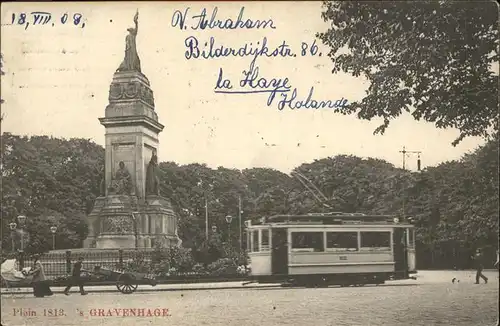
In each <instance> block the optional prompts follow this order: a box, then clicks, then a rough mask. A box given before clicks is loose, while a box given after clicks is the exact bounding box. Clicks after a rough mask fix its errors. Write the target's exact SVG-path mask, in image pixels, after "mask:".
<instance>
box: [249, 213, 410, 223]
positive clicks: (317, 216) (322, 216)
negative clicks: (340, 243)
mask: <svg viewBox="0 0 500 326" xmlns="http://www.w3.org/2000/svg"><path fill="white" fill-rule="evenodd" d="M395 218H396V216H394V215H375V214H362V213H342V212H331V213H311V214H303V215H273V216H270V217H267V218H264V219H261V220H260V221H252V224H254V225H256V224H257V225H258V224H265V223H290V222H292V223H293V222H302V223H307V222H311V223H323V224H337V223H342V222H348V221H353V222H354V221H357V222H359V223H370V222H371V223H377V222H379V223H380V222H385V223H394V219H395ZM398 220H402V219H398ZM401 222H403V221H401Z"/></svg>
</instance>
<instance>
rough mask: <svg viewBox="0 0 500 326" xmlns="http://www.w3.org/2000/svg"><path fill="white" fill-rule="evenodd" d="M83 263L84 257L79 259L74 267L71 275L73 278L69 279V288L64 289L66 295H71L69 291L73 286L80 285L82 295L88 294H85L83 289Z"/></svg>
mask: <svg viewBox="0 0 500 326" xmlns="http://www.w3.org/2000/svg"><path fill="white" fill-rule="evenodd" d="M82 262H83V257H79V258H78V261H77V262H76V263H75V264H74V265H73V273H72V275H71V278H70V279H69V283H68V286H67V287H66V288H65V289H64V294H65V295H69V289H71V287H72V286H73V285H78V287H79V288H80V294H81V295H86V294H87V292H85V290H84V289H83V280H82V277H81V275H80V274H81V272H82Z"/></svg>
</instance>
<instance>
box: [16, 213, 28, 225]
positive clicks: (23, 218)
mask: <svg viewBox="0 0 500 326" xmlns="http://www.w3.org/2000/svg"><path fill="white" fill-rule="evenodd" d="M17 220H18V221H19V224H21V225H24V223H25V222H26V216H24V215H19V216H18V217H17Z"/></svg>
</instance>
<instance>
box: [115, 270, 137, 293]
mask: <svg viewBox="0 0 500 326" xmlns="http://www.w3.org/2000/svg"><path fill="white" fill-rule="evenodd" d="M137 286H138V284H137V281H136V280H135V277H134V276H133V275H130V274H120V276H118V280H117V281H116V288H117V289H118V291H120V292H121V293H123V294H130V293H133V292H135V290H137Z"/></svg>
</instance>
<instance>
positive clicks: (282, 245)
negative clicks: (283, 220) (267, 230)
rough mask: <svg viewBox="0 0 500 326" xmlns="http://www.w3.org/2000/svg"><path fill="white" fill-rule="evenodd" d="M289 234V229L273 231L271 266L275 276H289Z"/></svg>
mask: <svg viewBox="0 0 500 326" xmlns="http://www.w3.org/2000/svg"><path fill="white" fill-rule="evenodd" d="M287 242H288V233H287V229H272V244H273V249H272V256H271V266H272V273H273V275H285V274H288V243H287Z"/></svg>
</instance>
